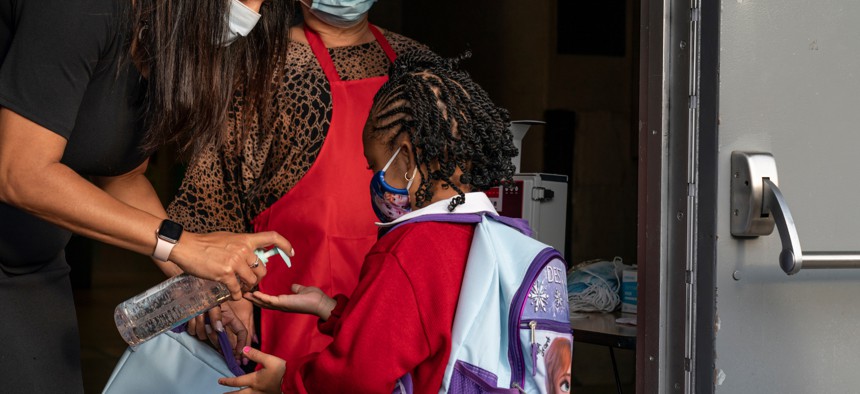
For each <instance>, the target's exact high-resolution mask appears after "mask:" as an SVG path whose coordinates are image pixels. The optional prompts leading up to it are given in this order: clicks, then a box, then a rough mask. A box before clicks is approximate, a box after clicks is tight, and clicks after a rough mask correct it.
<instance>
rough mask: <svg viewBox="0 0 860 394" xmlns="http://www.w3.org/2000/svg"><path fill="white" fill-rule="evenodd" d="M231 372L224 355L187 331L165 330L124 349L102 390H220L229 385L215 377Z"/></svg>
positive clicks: (165, 393)
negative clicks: (134, 347) (221, 383)
mask: <svg viewBox="0 0 860 394" xmlns="http://www.w3.org/2000/svg"><path fill="white" fill-rule="evenodd" d="M225 338H226V337H225ZM234 376H236V375H235V374H234V373H233V372H231V371H230V367H228V365H227V362H225V361H224V355H222V354H221V353H218V352H217V351H216V350H215V349H213V348H211V347H210V346H209V345H207V344H206V343H204V342H202V341H200V340H199V339H197V338H195V337H192V336H191V335H188V334H185V333H176V332H172V331H168V332H165V333H164V334H161V335H158V336H156V337H155V338H152V339H150V340H149V341H146V342H144V343H142V344H140V345H139V346H138V347H137V350H134V351H132V350H131V349H128V350H126V351H125V353H124V354H123V355H122V358H120V360H119V363H117V365H116V367H115V368H114V370H113V374H111V377H110V379H108V382H107V385H106V386H105V388H104V391H102V393H103V394H137V393H140V394H144V393H146V394H149V393H159V394H170V393H176V394H180V393H191V394H193V393H207V394H209V393H223V392H227V391H231V390H233V389H231V388H229V387H225V386H221V385H220V384H218V379H219V378H223V377H234Z"/></svg>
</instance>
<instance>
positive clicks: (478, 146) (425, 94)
mask: <svg viewBox="0 0 860 394" xmlns="http://www.w3.org/2000/svg"><path fill="white" fill-rule="evenodd" d="M458 63H459V59H453V60H451V59H443V58H440V57H439V56H437V55H435V54H433V53H430V52H425V51H418V52H411V53H407V54H403V55H401V56H400V57H398V58H397V60H396V61H395V63H394V64H393V66H392V69H391V71H390V72H389V78H390V79H389V81H388V82H387V83H386V84H385V85H383V86H382V88H381V89H380V90H379V92H378V93H377V94H376V96H375V99H374V105H373V107H372V109H371V112H370V116H369V118H368V121H367V124H366V126H365V129H364V134H363V141H364V154H365V157H366V158H367V161H368V164H369V168H370V169H372V170H373V171H374V175H373V178H372V179H371V180H370V192H371V196H372V203H373V206H374V210H375V212H376V214H377V216H378V217H379V219H380V223H377V224H378V225H379V226H380V227H382V228H383V229H384V230H386V233H385V234H384V235H383V236H381V237H380V239H379V240H378V241H377V243H376V244H375V245H374V246H373V248H372V249H371V251H370V252H369V253H368V255H367V257H366V258H365V261H364V264H363V266H362V270H361V275H360V279H359V284H358V287H357V288H356V290H355V291H354V292H353V294H352V295H351V296H350V297H349V298H347V297H346V296H344V295H337V296H335V297H334V298H330V297H329V296H327V295H325V294H324V293H323V291H322V290H321V289H319V288H316V287H306V286H302V285H298V284H294V285H293V286H292V290H293V292H294V293H295V294H284V295H277V296H273V295H267V294H263V293H261V292H254V293H248V294H246V298H248V299H249V300H250V301H252V302H254V303H255V304H257V305H259V306H261V307H264V308H269V309H276V310H281V311H284V312H293V313H309V314H313V315H317V316H319V317H320V323H319V329H320V330H321V331H322V332H324V333H328V334H330V335H332V336H333V338H334V341H333V343H332V344H330V345H329V346H328V347H327V348H325V349H324V350H323V351H322V352H320V353H315V354H311V355H309V356H306V357H304V358H301V359H297V360H282V359H279V358H277V357H275V356H272V355H268V354H265V353H262V352H260V351H257V350H255V349H251V348H248V347H246V348H244V349H243V352H244V353H245V355H246V356H247V357H248V358H250V359H252V360H254V361H257V362H258V363H259V364H260V365H262V368H261V369H259V370H258V371H257V372H255V373H253V374H249V375H245V376H242V377H237V378H224V379H221V380H220V383H221V384H224V385H227V386H232V387H246V388H245V389H243V390H240V391H237V392H241V393H246V392H253V393H256V392H265V393H269V392H271V393H279V392H284V393H293V392H299V393H305V392H313V393H334V392H338V393H341V392H349V393H391V392H392V391H393V390H395V389H396V388H400V389H401V392H414V393H436V392H438V391H439V388H440V387H441V385H442V380H443V375H444V372H445V368H446V365H447V363H448V358H449V354H450V351H451V330H452V325H453V320H454V316H455V312H456V308H457V302H458V298H459V294H460V288H461V285H462V281H463V273H464V270H465V266H466V261H467V259H468V255H469V248H470V245H471V242H472V236H473V234H474V230H475V227H474V226H475V225H474V224H470V223H455V222H445V221H435V220H433V215H439V214H446V213H449V212H456V213H477V212H492V213H495V210H494V209H493V206H492V204H491V203H490V201H489V199H488V198H487V196H486V195H485V194H484V193H483V191H485V190H487V189H489V188H491V187H495V186H499V185H505V184H507V183H509V182H510V181H511V178H512V176H513V172H514V167H513V165H512V163H511V158H512V157H514V156H515V155H516V153H517V151H516V148H515V147H514V145H513V139H512V136H511V133H510V131H509V130H508V126H509V118H508V113H507V111H505V110H504V109H502V108H499V107H497V106H496V105H494V104H493V103H492V101H490V99H489V97H488V96H487V93H486V92H485V91H484V90H483V89H481V88H480V87H479V86H478V85H477V84H476V83H475V82H474V81H472V79H471V78H470V77H469V75H468V73H466V72H465V71H462V70H461V69H459V64H458ZM282 335H301V333H283V334H282Z"/></svg>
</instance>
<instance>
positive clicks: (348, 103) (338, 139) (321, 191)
mask: <svg viewBox="0 0 860 394" xmlns="http://www.w3.org/2000/svg"><path fill="white" fill-rule="evenodd" d="M370 30H371V32H373V35H374V36H375V37H376V41H377V42H379V45H380V46H381V47H382V49H383V50H384V51H385V54H386V55H387V56H388V58H389V59H390V60H391V61H392V62H393V61H394V58H395V56H396V55H395V54H394V51H393V50H392V49H391V46H390V45H389V44H388V41H386V40H385V37H383V36H382V34H381V33H380V32H379V30H377V29H376V27H374V26H372V25H371V26H370ZM305 36H307V40H308V43H309V44H310V47H311V49H312V50H313V52H314V55H315V56H316V58H317V61H319V63H320V66H321V67H322V69H323V71H325V74H326V77H327V78H328V81H329V85H330V86H331V98H332V118H331V123H330V125H329V129H328V134H327V135H326V137H325V141H324V143H323V146H322V149H321V150H320V153H319V155H318V156H317V158H316V160H315V161H314V163H313V164H312V165H311V168H310V170H308V172H307V173H306V174H305V175H304V176H303V177H302V179H301V180H299V182H298V183H297V184H296V185H295V186H294V187H293V188H292V189H291V190H290V191H288V192H287V194H286V195H284V196H283V197H281V199H280V200H278V201H277V202H275V204H273V205H272V206H271V207H269V208H267V209H266V210H265V211H263V212H262V213H260V215H258V216H257V217H256V218H254V220H253V224H254V230H255V231H257V232H260V231H271V230H274V231H277V232H278V233H280V234H281V235H283V236H284V237H285V238H286V239H287V240H289V241H290V243H292V245H293V247H294V249H295V251H296V256H295V257H293V258H292V265H293V266H292V268H287V266H286V265H285V264H283V263H281V262H277V263H274V262H273V264H269V265H268V267H267V268H268V274H267V275H266V276H265V277H264V278H263V280H262V281H261V282H260V290H261V291H262V292H264V293H266V294H272V295H278V294H292V291H291V290H290V286H292V284H293V283H298V284H302V285H306V286H317V287H319V288H321V289H322V290H323V291H324V292H325V293H326V294H328V295H330V296H333V295H335V294H346V295H350V294H352V291H353V290H354V289H355V287H356V285H357V284H358V274H359V271H360V269H361V265H362V263H363V262H364V257H365V255H366V254H367V252H368V251H369V250H370V247H371V246H372V245H373V244H374V243H375V242H376V235H377V228H376V226H375V225H374V222H375V221H377V218H376V216H375V215H374V213H373V209H372V208H371V206H370V194H369V193H370V192H369V187H370V186H369V185H370V177H371V175H372V174H371V172H370V170H368V169H367V160H366V159H365V158H364V153H363V152H364V150H363V148H362V139H361V134H362V131H363V129H364V124H365V122H366V121H367V116H368V114H369V113H370V107H371V105H372V104H373V96H374V95H375V94H376V92H377V91H378V90H379V88H380V87H382V84H384V83H385V82H386V81H387V80H388V77H387V76H381V77H373V78H366V79H361V80H352V81H342V80H341V79H340V77H339V76H338V74H337V70H336V69H335V66H334V63H333V62H332V60H331V57H330V56H329V53H328V49H326V47H325V45H324V44H323V42H322V40H321V39H320V37H319V35H318V34H317V33H316V32H314V31H312V30H310V29H308V28H307V26H305ZM316 324H317V318H316V317H314V316H309V315H301V314H292V313H283V312H276V311H269V310H265V309H264V310H263V311H262V316H261V327H260V328H261V336H262V338H261V342H262V343H261V349H262V350H263V351H264V352H266V353H270V354H274V355H276V356H278V357H280V358H283V359H286V360H291V359H295V358H297V357H301V356H304V355H307V354H309V353H312V352H317V351H320V350H322V349H323V348H324V347H325V346H326V345H328V344H329V343H330V342H331V338H330V337H328V336H325V335H322V334H320V333H319V331H318V330H317V328H316Z"/></svg>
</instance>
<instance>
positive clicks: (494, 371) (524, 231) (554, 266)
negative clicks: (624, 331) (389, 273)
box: [395, 212, 573, 394]
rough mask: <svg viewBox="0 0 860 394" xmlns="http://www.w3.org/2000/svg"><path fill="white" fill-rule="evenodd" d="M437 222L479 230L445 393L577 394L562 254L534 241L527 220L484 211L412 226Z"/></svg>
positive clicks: (459, 305) (457, 319)
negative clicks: (572, 391) (558, 393)
mask: <svg viewBox="0 0 860 394" xmlns="http://www.w3.org/2000/svg"><path fill="white" fill-rule="evenodd" d="M431 220H432V221H442V222H445V221H447V222H458V223H477V224H476V227H475V235H474V237H473V238H472V246H471V249H470V250H469V258H468V261H467V263H466V270H465V273H464V276H463V284H462V286H461V289H460V297H459V300H458V303H457V312H456V314H455V316H454V326H453V330H452V337H451V355H450V357H449V359H448V364H447V367H446V369H445V376H444V378H443V379H442V387H441V389H440V390H439V392H440V393H469V394H479V393H554V392H556V391H557V390H558V389H561V391H562V392H569V391H570V388H571V387H570V384H571V362H572V352H573V334H572V330H571V327H570V318H569V309H568V295H567V275H566V268H567V266H566V263H565V261H564V258H563V257H562V256H561V254H560V253H559V252H558V251H557V250H555V249H553V248H552V247H550V246H548V245H546V244H543V243H541V242H539V241H537V240H535V239H533V238H531V237H530V235H531V229H530V228H529V227H528V225H527V224H526V222H525V220H522V219H512V218H507V217H503V216H498V215H496V214H493V213H489V212H483V213H469V214H457V213H451V214H445V215H428V216H423V217H420V218H416V219H414V220H412V221H411V222H414V221H431ZM553 387H556V388H555V389H554V388H553ZM400 391H401V392H408V391H409V390H408V389H403V388H402V386H401V390H400ZM395 392H397V390H395Z"/></svg>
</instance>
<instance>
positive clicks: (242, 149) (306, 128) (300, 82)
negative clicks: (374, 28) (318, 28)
mask: <svg viewBox="0 0 860 394" xmlns="http://www.w3.org/2000/svg"><path fill="white" fill-rule="evenodd" d="M383 34H384V36H385V38H386V39H387V40H388V42H389V44H390V45H391V47H392V48H393V49H394V51H395V53H404V52H407V51H409V50H413V49H425V50H426V49H427V48H426V47H424V46H423V45H421V44H418V43H417V42H415V41H414V40H411V39H409V38H406V37H403V36H401V35H399V34H396V33H392V32H389V31H385V32H384V33H383ZM329 54H330V56H331V58H332V61H333V62H334V64H335V68H336V69H337V72H338V74H339V75H340V77H341V79H343V80H356V79H364V78H371V77H377V76H382V75H385V74H386V73H387V71H388V67H389V65H390V61H389V60H388V57H386V55H385V52H384V51H383V50H382V48H381V47H380V46H379V44H378V43H377V42H376V41H373V42H369V43H366V44H360V45H355V46H347V47H336V48H329ZM276 84H277V87H276V88H275V93H276V95H275V98H274V99H273V100H272V102H271V105H272V106H273V107H272V108H271V110H273V113H275V114H276V116H275V117H274V121H273V122H272V125H271V126H270V127H261V126H260V124H259V123H258V122H257V121H256V119H251V120H250V122H242V119H241V118H240V116H241V114H242V105H243V100H242V96H241V93H237V94H236V96H235V97H234V99H233V103H232V106H231V109H230V112H229V114H228V122H227V129H228V139H227V141H226V143H225V145H224V146H223V148H222V149H219V150H215V149H214V148H209V149H204V150H203V151H202V152H201V153H200V154H198V155H197V156H196V157H194V158H192V160H191V162H190V163H189V167H188V169H187V171H186V173H185V178H184V179H183V181H182V185H181V186H180V189H179V191H178V193H177V195H176V197H175V198H174V200H173V202H171V204H170V205H169V207H168V209H167V212H168V215H169V216H170V218H171V219H173V220H175V221H177V222H178V223H180V224H182V225H183V226H184V227H185V228H186V229H187V230H189V231H193V232H200V233H205V232H212V231H231V232H251V231H253V226H252V225H251V220H252V219H253V218H255V217H256V216H257V215H259V214H260V213H261V212H263V211H264V210H266V209H267V208H268V207H269V206H271V205H272V204H274V203H275V202H276V201H278V200H279V199H280V198H281V197H282V196H284V195H285V194H286V193H287V192H289V191H290V189H292V187H293V186H295V185H296V184H297V183H298V182H299V180H301V179H302V177H303V176H304V175H305V173H307V171H308V170H309V169H310V167H311V165H312V164H313V163H314V160H316V158H317V155H318V154H319V152H320V149H321V148H322V146H323V142H325V138H326V133H327V132H328V127H329V123H330V122H331V114H332V108H331V107H332V99H331V91H330V87H329V84H328V80H327V79H326V76H325V73H324V72H323V70H322V68H321V67H320V65H319V63H318V62H317V59H316V57H314V54H313V52H312V51H311V48H310V46H309V45H308V44H305V43H300V42H291V43H290V45H289V48H288V55H287V61H286V64H285V66H284V68H283V70H282V72H281V73H280V75H279V76H278V77H277V80H276ZM243 123H244V124H248V125H249V127H250V128H251V129H250V130H248V132H247V133H241V134H242V135H246V136H247V137H245V138H244V141H237V137H236V136H237V135H239V134H240V133H237V127H239V125H241V124H243ZM237 145H238V146H237ZM237 151H238V152H239V153H238V154H234V153H230V152H237Z"/></svg>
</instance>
